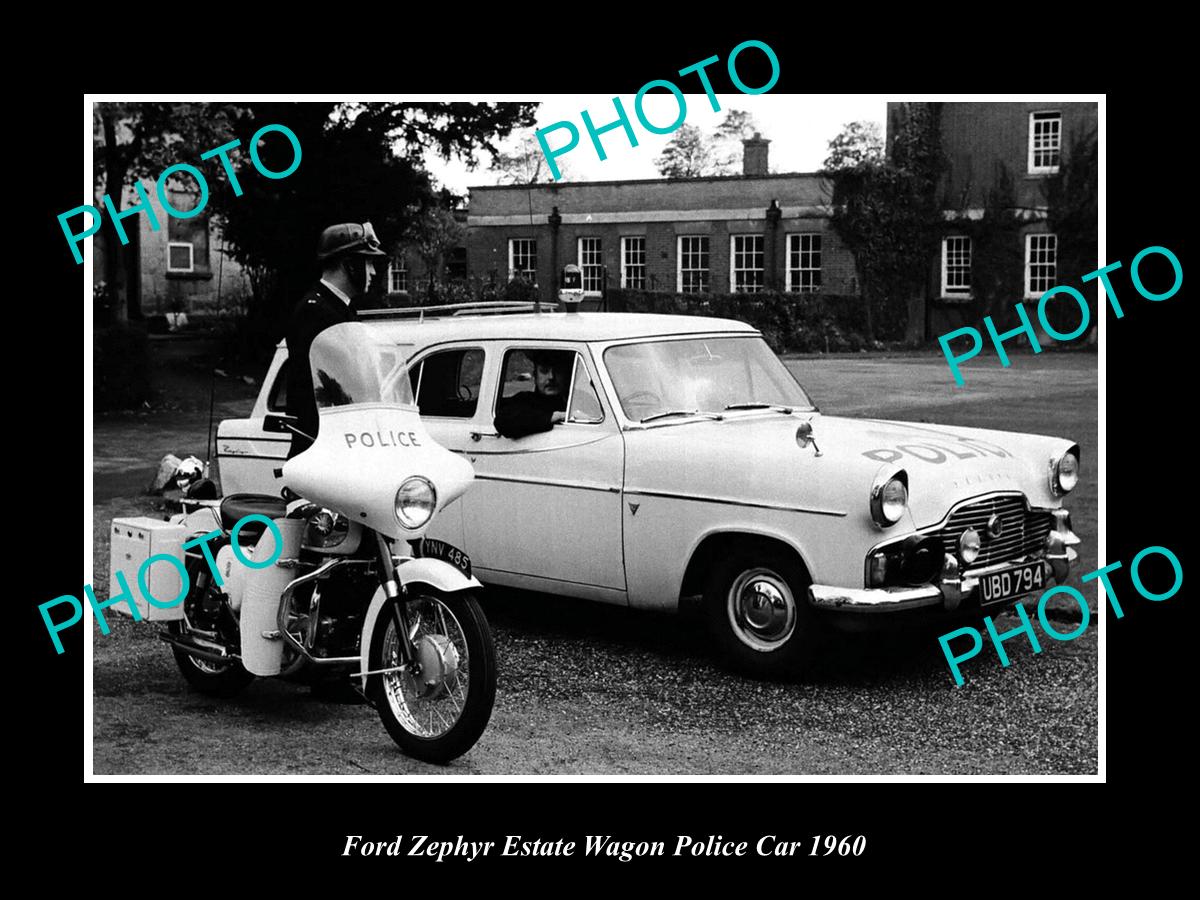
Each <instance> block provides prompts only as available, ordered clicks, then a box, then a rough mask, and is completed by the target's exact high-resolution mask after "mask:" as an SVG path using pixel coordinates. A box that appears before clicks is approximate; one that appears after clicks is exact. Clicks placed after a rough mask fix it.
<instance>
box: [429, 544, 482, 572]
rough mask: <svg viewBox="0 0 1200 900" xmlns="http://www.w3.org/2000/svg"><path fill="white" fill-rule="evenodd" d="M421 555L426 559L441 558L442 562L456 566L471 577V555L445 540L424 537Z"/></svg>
mask: <svg viewBox="0 0 1200 900" xmlns="http://www.w3.org/2000/svg"><path fill="white" fill-rule="evenodd" d="M421 556H423V557H425V558H426V559H440V560H441V561H442V562H447V563H450V565H452V566H454V568H456V569H458V570H459V571H460V572H462V573H463V574H464V575H466V576H467V577H468V578H470V577H471V557H469V556H467V554H465V553H463V551H461V550H459V549H458V548H457V547H455V546H454V545H453V544H447V543H446V542H445V541H435V540H433V539H432V538H423V539H422V540H421Z"/></svg>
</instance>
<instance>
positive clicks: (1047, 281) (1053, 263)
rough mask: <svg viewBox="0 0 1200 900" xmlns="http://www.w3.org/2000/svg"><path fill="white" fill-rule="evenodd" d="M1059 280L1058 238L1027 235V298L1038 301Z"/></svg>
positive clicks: (1046, 235)
mask: <svg viewBox="0 0 1200 900" xmlns="http://www.w3.org/2000/svg"><path fill="white" fill-rule="evenodd" d="M1057 280H1058V236H1057V235H1053V234H1027V235H1025V298H1026V299H1027V300H1033V299H1036V298H1038V297H1040V296H1042V294H1044V293H1045V292H1046V291H1048V290H1050V288H1052V287H1054V284H1055V282H1056V281H1057Z"/></svg>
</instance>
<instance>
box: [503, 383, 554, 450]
mask: <svg viewBox="0 0 1200 900" xmlns="http://www.w3.org/2000/svg"><path fill="white" fill-rule="evenodd" d="M566 403H567V398H566V395H565V394H564V395H563V396H561V397H547V396H545V395H544V394H538V393H536V392H534V391H525V392H524V393H521V394H517V395H516V396H515V397H509V398H507V399H505V400H501V401H500V403H499V404H498V405H497V408H496V421H495V425H496V430H497V431H498V432H500V433H501V434H502V435H504V436H505V437H507V438H519V437H524V436H525V435H527V434H536V433H537V432H539V431H549V430H550V429H551V428H553V427H554V423H552V422H551V421H550V417H551V416H552V415H554V413H556V412H561V411H562V410H563V409H564V408H565V407H566Z"/></svg>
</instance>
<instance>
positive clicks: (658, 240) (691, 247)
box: [467, 135, 857, 299]
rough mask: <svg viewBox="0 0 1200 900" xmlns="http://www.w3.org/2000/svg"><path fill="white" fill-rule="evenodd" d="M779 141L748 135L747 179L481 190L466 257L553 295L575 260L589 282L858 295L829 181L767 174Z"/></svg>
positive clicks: (594, 290)
mask: <svg viewBox="0 0 1200 900" xmlns="http://www.w3.org/2000/svg"><path fill="white" fill-rule="evenodd" d="M768 144H769V141H767V140H764V139H762V138H760V137H758V136H757V135H756V136H755V138H752V139H750V140H748V141H746V142H745V154H744V158H743V168H744V173H743V174H742V175H733V176H719V177H700V178H661V179H651V180H644V181H590V182H577V183H570V182H558V183H554V184H538V185H533V186H529V187H526V186H522V185H516V186H508V185H506V186H500V187H495V186H482V187H473V188H471V189H470V191H471V202H470V208H469V214H468V217H467V226H468V229H467V263H468V266H469V268H470V271H471V273H472V274H473V275H475V276H478V277H480V278H482V279H483V280H484V281H489V280H490V281H495V282H496V283H503V282H504V281H505V280H507V279H509V278H512V277H514V276H515V275H516V273H518V272H520V273H522V274H523V275H525V276H526V277H528V278H530V279H532V280H533V281H534V282H535V283H536V284H537V285H538V289H539V292H540V294H541V296H542V297H543V298H544V299H552V298H553V296H554V294H555V292H556V291H557V284H558V274H559V273H560V272H561V270H562V267H563V266H565V265H566V264H568V263H576V264H577V265H579V266H580V268H581V269H582V271H583V279H584V288H585V290H587V291H588V293H589V294H591V295H592V296H599V295H600V293H601V291H602V289H603V288H604V287H605V286H606V285H607V287H609V288H613V287H628V288H642V289H646V290H660V291H679V292H683V293H688V292H698V291H711V292H715V293H720V292H736V291H746V292H753V291H759V290H763V289H777V290H790V291H797V292H800V291H825V292H829V293H834V294H852V293H855V292H856V290H857V285H856V282H855V276H854V263H853V258H852V257H851V255H850V253H849V252H848V251H846V250H845V248H844V247H843V246H842V245H841V242H840V241H839V240H838V237H837V235H836V234H834V233H833V232H832V230H831V229H830V228H829V218H828V216H829V213H828V210H827V208H826V202H827V200H828V194H827V186H826V184H825V182H824V181H823V179H821V178H820V177H818V176H817V175H813V174H800V173H789V174H781V175H771V174H768V168H767V150H768Z"/></svg>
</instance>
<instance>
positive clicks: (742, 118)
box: [655, 109, 758, 178]
mask: <svg viewBox="0 0 1200 900" xmlns="http://www.w3.org/2000/svg"><path fill="white" fill-rule="evenodd" d="M757 131H758V126H757V125H756V124H755V122H754V117H753V116H752V115H750V113H748V112H745V111H744V110H740V109H731V110H729V111H728V112H726V113H725V118H724V119H722V120H721V123H720V124H719V125H718V126H717V127H716V128H715V129H713V132H712V133H711V134H706V133H705V132H703V131H701V130H700V129H699V128H697V127H696V126H694V125H686V124H685V125H681V126H680V127H679V130H677V131H676V132H675V136H674V137H673V138H671V140H670V142H669V143H668V144H667V146H666V148H665V149H664V150H663V152H662V153H661V154H660V155H659V157H658V159H657V160H656V162H655V167H656V168H657V169H658V172H659V174H660V175H665V176H666V177H667V178H695V177H698V176H702V175H737V174H738V173H739V172H741V169H742V153H743V149H744V148H743V147H742V141H743V140H745V139H746V138H748V137H752V136H753V135H754V134H756V133H757Z"/></svg>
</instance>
